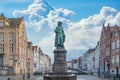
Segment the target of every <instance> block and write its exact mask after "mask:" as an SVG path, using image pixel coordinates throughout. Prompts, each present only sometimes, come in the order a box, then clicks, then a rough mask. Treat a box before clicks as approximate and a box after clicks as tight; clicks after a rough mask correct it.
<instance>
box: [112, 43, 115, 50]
mask: <svg viewBox="0 0 120 80" xmlns="http://www.w3.org/2000/svg"><path fill="white" fill-rule="evenodd" d="M114 49H115V42H113V43H112V50H114Z"/></svg>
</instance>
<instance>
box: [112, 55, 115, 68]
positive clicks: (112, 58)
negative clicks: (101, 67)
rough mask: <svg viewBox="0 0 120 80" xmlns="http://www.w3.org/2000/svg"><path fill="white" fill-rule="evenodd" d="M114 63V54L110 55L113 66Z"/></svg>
mask: <svg viewBox="0 0 120 80" xmlns="http://www.w3.org/2000/svg"><path fill="white" fill-rule="evenodd" d="M114 63H115V61H114V55H113V56H112V65H113V66H114Z"/></svg>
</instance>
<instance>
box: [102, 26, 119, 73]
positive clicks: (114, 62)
mask: <svg viewBox="0 0 120 80" xmlns="http://www.w3.org/2000/svg"><path fill="white" fill-rule="evenodd" d="M119 32H120V27H119V26H117V25H115V26H109V24H108V26H104V25H103V28H102V33H101V38H100V72H101V74H103V73H104V74H106V73H107V74H108V73H110V74H117V72H118V73H119V66H120V65H119V62H120V61H119V58H120V57H119V53H120V52H119V49H120V47H119V45H120V43H119V40H120V38H119Z"/></svg>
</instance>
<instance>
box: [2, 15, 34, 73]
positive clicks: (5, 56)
mask: <svg viewBox="0 0 120 80" xmlns="http://www.w3.org/2000/svg"><path fill="white" fill-rule="evenodd" d="M27 45H28V43H27V35H26V29H25V22H24V18H23V17H21V18H6V17H5V16H4V14H0V74H24V73H27V67H26V65H27V60H28V54H27V51H29V50H30V49H31V48H30V49H29V50H28V49H27ZM32 58H33V57H32Z"/></svg>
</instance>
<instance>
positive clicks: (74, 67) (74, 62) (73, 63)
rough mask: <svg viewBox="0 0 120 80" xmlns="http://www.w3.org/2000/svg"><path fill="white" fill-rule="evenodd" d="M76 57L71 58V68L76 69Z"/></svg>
mask: <svg viewBox="0 0 120 80" xmlns="http://www.w3.org/2000/svg"><path fill="white" fill-rule="evenodd" d="M78 64H79V63H78V59H72V68H73V69H78Z"/></svg>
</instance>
